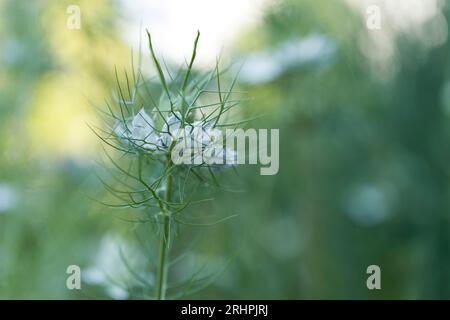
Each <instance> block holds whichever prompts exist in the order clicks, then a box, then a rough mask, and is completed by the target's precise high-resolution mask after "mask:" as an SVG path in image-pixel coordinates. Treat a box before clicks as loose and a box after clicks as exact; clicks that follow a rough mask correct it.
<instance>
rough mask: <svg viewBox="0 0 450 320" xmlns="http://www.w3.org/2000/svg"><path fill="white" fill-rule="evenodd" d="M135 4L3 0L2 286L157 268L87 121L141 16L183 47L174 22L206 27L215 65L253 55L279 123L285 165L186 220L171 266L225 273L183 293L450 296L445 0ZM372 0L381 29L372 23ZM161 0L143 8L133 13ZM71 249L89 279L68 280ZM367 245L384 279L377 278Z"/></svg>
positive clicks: (113, 278)
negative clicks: (109, 185) (111, 204)
mask: <svg viewBox="0 0 450 320" xmlns="http://www.w3.org/2000/svg"><path fill="white" fill-rule="evenodd" d="M130 3H132V4H130ZM130 3H126V2H125V1H112V0H111V1H107V0H105V1H95V2H94V1H81V0H79V1H49V0H48V1H46V0H39V1H32V2H31V1H25V0H20V1H16V0H0V150H1V151H0V298H2V299H10V298H14V299H91V298H92V299H95V298H97V299H102V298H114V299H126V298H130V299H132V298H135V297H139V295H134V294H132V293H130V292H133V291H132V290H131V291H130V290H127V289H129V286H132V284H130V283H131V282H130V281H129V271H130V270H128V268H127V267H125V266H124V265H126V264H127V263H125V261H126V260H130V261H132V264H133V265H139V266H140V267H142V268H143V269H144V270H145V269H146V268H147V270H146V271H145V272H144V273H143V275H144V276H147V275H148V277H150V278H151V276H152V273H151V272H152V270H151V265H152V261H150V262H148V261H146V260H151V259H153V254H154V252H153V251H152V249H151V247H148V248H147V247H146V246H145V244H144V246H143V247H144V248H146V249H145V250H137V249H136V245H135V243H136V239H141V238H144V239H145V238H146V237H151V236H152V235H151V234H150V231H148V232H147V230H146V229H145V226H138V227H137V226H135V225H134V224H132V223H127V222H124V221H123V220H121V219H120V215H121V214H122V212H121V211H120V210H111V209H110V208H107V207H104V206H102V205H99V204H98V203H96V202H95V201H93V200H92V199H91V198H97V199H101V198H104V197H105V190H104V189H103V188H102V185H101V183H100V181H99V179H98V177H97V175H98V173H99V172H101V170H102V168H101V162H98V161H96V160H98V159H99V158H100V157H101V156H100V153H101V152H100V150H101V149H100V144H99V141H98V139H97V138H96V137H95V135H94V134H93V133H92V132H91V131H90V130H89V128H88V126H87V123H98V122H99V119H98V118H97V116H96V112H95V108H93V107H92V105H93V104H94V105H102V103H103V102H104V99H105V98H107V97H109V96H110V94H111V90H112V89H113V88H114V67H115V66H117V67H118V69H123V68H125V67H128V66H129V64H130V48H131V47H132V46H133V45H131V44H130V42H129V41H128V40H127V39H130V38H132V39H138V38H139V32H137V33H136V32H133V30H134V31H135V30H138V31H139V29H136V28H134V27H135V26H138V27H139V26H142V28H149V29H150V30H156V31H153V32H154V36H155V39H156V40H155V47H156V48H157V50H158V40H159V41H160V43H165V44H167V43H169V44H170V46H166V47H165V48H166V49H165V50H162V53H163V54H165V56H166V57H167V58H168V63H171V61H170V59H171V58H172V57H171V52H172V53H173V51H174V48H178V47H177V46H178V42H177V41H178V39H179V38H177V29H176V28H179V29H180V32H181V29H182V28H183V27H185V28H186V29H187V30H188V31H189V32H190V31H191V29H192V30H196V29H197V28H200V31H201V32H202V38H201V39H200V43H199V56H200V58H199V60H200V62H199V63H198V66H197V67H198V68H203V67H204V66H205V65H208V63H209V61H208V56H207V55H206V54H205V55H204V56H203V57H205V59H204V60H202V59H201V57H202V54H204V53H205V52H207V53H208V54H209V58H210V59H211V57H214V58H213V59H212V60H213V63H212V64H210V65H212V66H214V61H215V60H214V59H215V56H217V55H219V54H220V55H221V56H223V57H224V59H223V60H224V62H225V63H227V62H229V63H230V65H237V64H239V65H240V64H241V63H243V67H242V70H241V72H240V77H239V90H242V91H243V92H245V98H249V100H245V102H244V103H243V110H244V111H242V112H243V114H245V113H251V114H263V115H264V117H262V118H260V119H259V120H258V121H256V122H255V123H254V124H253V125H254V126H255V127H259V128H279V129H280V170H279V173H278V174H277V175H275V176H260V175H259V169H258V168H256V167H249V168H247V167H244V168H239V169H238V177H236V176H233V178H232V179H239V181H240V184H241V185H242V186H241V187H242V189H243V190H244V191H245V192H239V193H234V192H220V193H218V194H217V200H216V201H215V202H214V204H213V205H210V206H204V207H201V208H199V209H198V210H208V211H209V212H210V213H211V212H212V213H213V214H214V215H217V216H220V215H223V214H229V213H233V214H238V215H239V216H238V217H237V218H235V219H231V220H228V221H226V222H223V223H219V224H217V225H213V226H207V227H183V228H182V230H180V236H179V238H178V239H179V240H178V247H179V248H180V249H179V250H180V252H181V251H183V249H184V253H183V258H182V259H181V260H180V261H178V262H177V263H176V264H175V265H174V267H173V269H171V276H173V277H174V278H177V277H180V278H182V277H183V275H184V274H185V273H186V274H188V273H195V272H196V270H203V271H202V272H211V273H213V274H214V273H217V275H216V276H215V277H214V278H213V279H212V281H211V283H210V284H209V286H207V287H206V288H205V289H203V290H200V291H198V292H190V291H189V290H186V295H185V296H183V297H185V298H210V299H215V298H222V299H227V298H233V299H240V298H246V299H251V298H254V299H259V298H262V299H308V298H309V299H321V298H327V299H350V298H356V299H379V298H385V299H398V298H403V299H417V298H424V299H432V298H439V299H441V298H450V221H449V218H450V189H449V175H450V161H449V159H450V132H449V124H450V64H449V63H448V61H449V58H450V42H449V39H448V21H449V18H450V6H449V4H448V3H447V2H445V1H439V0H414V1H409V0H408V1H403V0H402V1H400V0H399V1H381V0H380V1H356V0H355V1H351V0H347V1H344V0H342V1H328V0H273V1H270V0H266V1H264V0H262V1H258V0H254V1H250V2H249V3H246V4H241V3H240V2H239V1H230V2H227V1H211V2H208V3H212V5H208V6H205V5H204V4H205V1H197V0H196V1H192V2H190V4H189V5H186V4H184V3H183V1H175V0H171V1H162V0H161V1H159V0H158V1H156V0H151V1H148V3H147V2H145V1H136V2H134V3H133V2H132V1H130ZM219 3H220V6H221V7H222V8H225V7H226V8H227V10H219V9H217V8H218V6H219ZM371 4H375V5H378V7H379V9H380V14H381V29H379V30H371V29H369V28H368V27H367V26H366V20H367V18H368V16H367V12H366V9H367V7H368V6H369V5H371ZM69 5H78V6H79V7H80V8H81V28H80V29H79V30H70V29H68V28H67V27H66V20H67V18H68V17H69V15H70V14H68V13H67V11H66V10H67V7H68V6H69ZM216 5H217V8H216ZM245 5H246V6H247V8H246V9H245V8H242V7H243V6H245ZM146 7H148V8H149V9H148V10H149V12H150V14H149V15H148V16H147V17H146V19H147V18H148V20H144V18H142V17H136V16H133V14H135V13H136V12H139V11H140V10H139V9H145V8H146ZM160 7H163V8H165V9H164V10H162V11H161V10H160V11H158V10H159V9H158V8H160ZM244 9H245V10H244ZM218 11H219V12H218ZM167 12H170V13H171V14H172V15H173V12H178V13H179V14H180V15H181V16H182V17H184V19H185V20H183V21H189V22H190V23H191V25H189V26H183V25H182V23H179V25H175V27H176V28H175V27H174V29H175V31H174V30H166V29H165V26H166V25H167V24H170V21H172V20H170V19H169V18H170V17H171V18H172V19H177V16H176V15H175V16H174V17H175V18H174V17H173V16H171V15H168V16H169V18H167V15H166V16H165V15H164V13H167ZM191 15H192V16H191ZM164 17H166V18H167V19H169V20H167V19H166V20H167V21H168V22H167V21H165V20H164ZM214 17H216V18H214ZM217 17H221V18H217ZM197 19H198V20H197ZM202 19H203V20H202ZM233 19H236V20H233ZM238 20H239V21H238ZM178 21H179V20H178ZM225 21H227V23H228V24H227V25H223V26H222V28H221V23H225ZM242 21H244V22H248V21H252V23H243V22H242ZM231 24H235V29H233V30H231V29H229V28H231V27H229V25H231ZM202 27H203V29H202ZM130 33H133V34H130ZM189 34H192V37H190V38H188V39H185V37H183V38H182V39H183V40H180V46H182V45H183V44H184V43H187V44H188V48H190V46H191V44H192V40H193V37H194V35H195V33H194V31H193V32H190V33H189ZM203 35H204V37H203ZM222 37H223V38H224V39H226V42H225V43H224V44H222V43H221V41H222V40H221V39H222ZM172 39H173V40H172ZM204 39H205V40H204ZM133 41H134V40H133ZM186 41H187V42H186ZM202 41H203V42H202ZM214 41H215V42H214ZM143 44H145V42H143ZM143 48H144V49H143V50H142V52H143V60H144V65H148V66H150V56H149V53H148V51H147V50H145V48H146V46H145V45H143ZM182 48H183V49H181V48H180V50H175V51H183V52H182V54H183V55H184V56H189V54H190V51H189V49H187V50H186V51H184V48H185V46H184V45H183V46H182ZM133 49H137V48H136V47H134V48H133ZM202 50H203V52H202ZM176 53H177V54H178V53H179V52H176ZM175 60H176V59H175V58H174V61H173V63H176V61H175ZM150 74H151V72H150ZM112 211H113V212H112ZM118 248H120V249H118ZM122 251H123V255H125V256H126V258H125V259H124V257H123V255H122V254H120V252H122ZM124 260H125V261H124ZM142 261H144V262H142ZM147 262H148V263H147ZM73 264H75V265H79V266H80V267H81V270H82V275H83V279H84V280H83V284H82V290H68V289H67V288H66V278H67V274H66V268H67V266H69V265H73ZM372 264H375V265H379V266H380V268H381V271H382V276H381V279H382V280H381V284H382V289H381V290H368V289H367V287H366V279H367V277H368V275H367V274H366V268H367V267H368V266H369V265H372ZM204 270H208V271H204ZM147 271H148V272H147ZM150 280H151V279H150Z"/></svg>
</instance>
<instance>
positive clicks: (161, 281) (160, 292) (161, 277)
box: [156, 174, 172, 300]
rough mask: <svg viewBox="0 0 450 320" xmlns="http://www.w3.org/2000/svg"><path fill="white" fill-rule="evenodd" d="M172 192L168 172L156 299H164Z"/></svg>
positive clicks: (170, 178)
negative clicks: (169, 204)
mask: <svg viewBox="0 0 450 320" xmlns="http://www.w3.org/2000/svg"><path fill="white" fill-rule="evenodd" d="M171 192H172V177H171V176H170V174H169V175H168V176H167V180H166V197H165V200H166V206H165V207H164V210H163V212H162V215H163V218H162V229H163V232H162V234H161V240H160V243H159V266H158V278H157V282H156V299H157V300H164V298H165V286H166V274H165V273H166V272H165V271H166V260H167V247H168V245H169V223H170V221H169V206H168V203H169V202H170V195H171Z"/></svg>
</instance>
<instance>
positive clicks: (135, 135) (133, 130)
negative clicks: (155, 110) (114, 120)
mask: <svg viewBox="0 0 450 320" xmlns="http://www.w3.org/2000/svg"><path fill="white" fill-rule="evenodd" d="M114 132H115V134H116V135H117V136H118V137H119V138H121V139H124V140H126V141H128V142H131V143H133V144H135V145H137V146H139V147H142V148H144V149H147V150H151V151H155V150H157V149H158V147H159V146H160V142H159V135H158V134H157V132H156V130H155V124H154V122H153V120H152V118H151V117H150V116H149V115H148V114H147V113H146V112H145V110H144V108H142V109H141V110H140V111H139V112H138V114H136V115H135V116H134V118H133V119H132V120H131V122H130V121H129V122H127V125H126V128H124V127H123V125H122V124H119V125H117V126H116V128H115V129H114Z"/></svg>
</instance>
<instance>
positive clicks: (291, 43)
mask: <svg viewBox="0 0 450 320" xmlns="http://www.w3.org/2000/svg"><path fill="white" fill-rule="evenodd" d="M335 52H336V43H335V42H334V41H333V40H332V39H331V38H329V37H327V36H325V35H321V34H310V35H308V36H305V37H304V38H298V39H290V40H287V41H285V42H283V43H282V44H280V45H279V46H278V47H276V48H274V49H269V50H266V51H262V52H256V53H251V54H249V55H247V56H244V57H243V58H242V69H241V72H240V74H239V80H240V81H241V82H244V83H250V84H258V83H266V82H270V81H273V80H275V79H276V78H277V77H279V76H280V75H281V74H283V73H284V72H286V71H288V70H290V69H293V68H300V67H316V68H318V67H324V66H325V65H326V64H327V63H328V62H330V61H331V58H332V57H333V56H334V54H335Z"/></svg>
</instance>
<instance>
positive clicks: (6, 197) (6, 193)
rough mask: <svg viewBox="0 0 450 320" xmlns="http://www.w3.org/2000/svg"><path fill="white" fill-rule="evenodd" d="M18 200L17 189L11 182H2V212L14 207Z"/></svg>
mask: <svg viewBox="0 0 450 320" xmlns="http://www.w3.org/2000/svg"><path fill="white" fill-rule="evenodd" d="M17 200H18V195H17V191H16V190H15V189H14V188H13V187H12V186H11V185H9V184H6V183H0V214H1V213H6V212H8V211H10V210H11V209H13V208H14V207H15V205H16V204H17Z"/></svg>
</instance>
